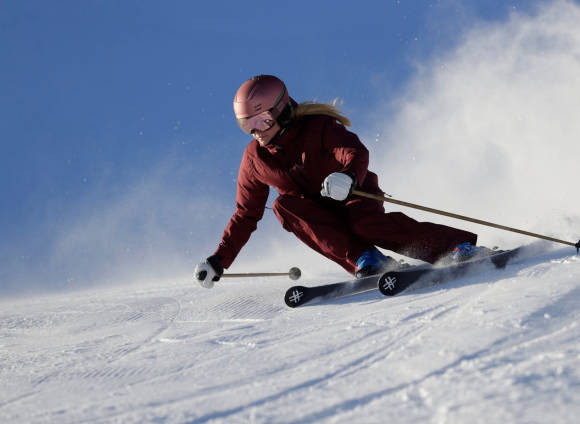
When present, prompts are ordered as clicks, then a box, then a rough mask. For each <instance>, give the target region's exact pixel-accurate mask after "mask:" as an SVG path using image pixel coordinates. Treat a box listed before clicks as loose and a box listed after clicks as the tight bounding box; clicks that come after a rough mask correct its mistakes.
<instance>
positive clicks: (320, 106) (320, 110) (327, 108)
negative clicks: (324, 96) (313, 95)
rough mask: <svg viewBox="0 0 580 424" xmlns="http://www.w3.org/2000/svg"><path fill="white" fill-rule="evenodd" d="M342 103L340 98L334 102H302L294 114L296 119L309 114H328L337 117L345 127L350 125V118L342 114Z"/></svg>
mask: <svg viewBox="0 0 580 424" xmlns="http://www.w3.org/2000/svg"><path fill="white" fill-rule="evenodd" d="M340 105H342V102H340V103H339V102H338V99H334V100H333V102H332V103H317V102H302V103H300V104H299V105H298V106H296V109H295V110H294V115H295V117H296V119H300V118H302V117H303V116H307V115H327V116H330V117H332V118H334V119H336V120H337V121H338V122H340V123H341V124H342V125H344V126H345V127H350V119H348V118H347V117H346V116H344V115H343V114H342V112H341V111H340Z"/></svg>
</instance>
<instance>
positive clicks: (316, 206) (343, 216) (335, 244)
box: [273, 196, 477, 274]
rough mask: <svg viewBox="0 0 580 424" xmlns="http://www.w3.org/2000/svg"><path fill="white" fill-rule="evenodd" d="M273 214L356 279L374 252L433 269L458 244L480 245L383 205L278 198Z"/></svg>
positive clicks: (469, 235)
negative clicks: (364, 258)
mask: <svg viewBox="0 0 580 424" xmlns="http://www.w3.org/2000/svg"><path fill="white" fill-rule="evenodd" d="M273 209H274V213H275V214H276V216H277V217H278V219H279V220H280V222H281V223H282V226H283V227H284V229H285V230H287V231H289V232H291V233H294V234H295V235H296V237H298V238H299V239H300V240H301V241H302V242H304V243H305V244H307V245H308V246H310V247H311V248H312V249H314V250H316V251H317V252H319V253H321V254H322V255H324V256H326V257H327V258H329V259H331V260H333V261H334V262H336V263H338V264H339V265H341V266H342V267H343V268H344V269H345V270H347V271H348V272H350V273H351V274H354V272H355V264H356V261H357V259H358V258H359V257H360V255H361V254H362V253H363V252H364V251H366V250H368V249H370V248H371V247H373V246H378V247H381V248H383V249H387V250H391V251H393V252H396V253H400V254H402V255H405V256H408V257H411V258H415V259H420V260H423V261H426V262H429V263H434V262H436V261H437V260H438V259H440V258H441V257H442V256H443V255H445V254H447V253H449V252H451V251H452V250H453V248H454V247H455V246H457V245H458V244H461V243H464V242H466V241H468V242H471V243H472V244H474V245H475V243H476V241H477V235H476V234H473V233H470V232H467V231H463V230H458V229H456V228H452V227H448V226H445V225H439V224H433V223H430V222H418V221H415V220H414V219H412V218H409V217H408V216H406V215H405V214H403V213H401V212H390V213H385V209H384V207H383V205H382V203H380V202H378V201H376V200H372V199H366V198H356V199H353V200H350V201H348V202H346V203H342V202H337V201H334V200H330V199H303V198H300V197H290V196H279V197H278V198H277V199H276V201H275V202H274V207H273Z"/></svg>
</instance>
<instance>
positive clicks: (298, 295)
mask: <svg viewBox="0 0 580 424" xmlns="http://www.w3.org/2000/svg"><path fill="white" fill-rule="evenodd" d="M307 291H308V288H307V287H304V286H294V287H290V288H289V289H288V290H286V294H285V295H284V302H286V305H287V306H289V307H290V308H296V307H297V306H300V305H302V304H303V303H304V302H305V301H306V296H305V295H306V292H307Z"/></svg>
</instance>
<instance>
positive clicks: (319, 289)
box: [284, 248, 522, 308]
mask: <svg viewBox="0 0 580 424" xmlns="http://www.w3.org/2000/svg"><path fill="white" fill-rule="evenodd" d="M521 249H522V248H516V249H512V250H506V251H502V252H498V253H494V254H492V255H489V256H486V257H483V258H477V259H473V260H469V261H466V262H461V263H457V264H451V265H447V266H432V265H420V266H411V267H407V268H403V269H393V270H388V271H386V272H384V273H383V274H378V275H371V276H368V277H364V278H360V279H358V280H353V281H342V282H339V283H333V284H325V285H321V286H314V287H304V286H293V287H290V288H289V289H288V290H287V291H286V295H285V296H284V301H285V302H286V305H288V306H289V307H291V308H296V307H298V306H301V305H304V304H305V303H308V302H312V301H315V300H323V299H336V298H340V297H344V296H349V295H353V294H357V293H362V292H365V291H369V290H373V289H377V288H378V289H379V291H380V292H381V293H382V294H384V295H385V296H395V295H396V294H399V293H401V292H402V291H403V290H405V289H407V288H408V287H410V286H411V285H413V284H414V283H416V282H417V281H419V280H423V279H427V280H428V281H431V282H437V283H440V282H445V281H450V280H454V279H456V278H460V277H462V276H464V275H467V274H468V273H471V272H474V271H476V270H477V269H478V268H480V267H484V266H486V265H490V264H492V265H493V266H494V267H495V268H497V269H502V268H504V267H505V266H506V265H507V263H508V262H509V261H510V260H511V259H513V258H514V257H516V256H517V255H518V254H519V253H520V252H521Z"/></svg>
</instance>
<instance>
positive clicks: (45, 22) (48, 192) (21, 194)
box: [0, 0, 546, 284]
mask: <svg viewBox="0 0 580 424" xmlns="http://www.w3.org/2000/svg"><path fill="white" fill-rule="evenodd" d="M538 3H540V4H541V3H546V2H531V1H523V2H522V1H505V0H487V1H459V0H449V1H446V0H442V1H404V0H400V1H362V2H335V1H332V2H331V1H309V2H306V1H294V2H273V3H262V2H254V3H252V2H233V1H232V2H220V1H214V2H194V1H165V2H161V1H130V0H124V1H78V0H75V1H65V0H62V1H57V2H46V1H1V2H0V57H1V61H2V65H1V66H0V134H2V137H1V141H0V146H1V147H0V152H1V156H0V199H1V202H2V207H1V209H0V232H1V234H2V237H1V241H0V254H1V255H2V260H1V261H0V265H2V271H1V273H0V284H2V283H4V284H8V283H7V282H9V280H10V281H12V280H11V279H13V278H14V276H15V275H17V274H19V273H22V270H23V269H25V268H35V269H36V270H37V271H38V272H43V271H45V272H46V273H47V275H48V274H50V275H51V276H52V277H51V278H57V279H58V278H60V279H66V278H69V277H70V276H68V275H67V272H66V270H65V269H63V266H62V262H61V263H57V264H55V262H54V258H53V255H52V250H53V248H54V245H55V243H57V241H58V239H59V237H61V234H62V233H63V232H66V231H67V229H69V228H70V226H71V225H76V226H79V225H81V226H82V225H83V224H82V223H83V221H84V220H85V219H86V217H88V216H92V215H91V214H94V213H95V211H99V210H104V209H107V208H108V207H109V206H110V204H111V202H119V199H122V198H123V196H125V194H126V193H127V192H128V191H130V190H131V188H132V187H135V186H139V184H140V182H142V181H143V180H147V179H148V178H151V174H152V173H157V175H160V177H159V178H158V179H157V180H156V187H157V189H158V190H159V191H161V192H163V191H175V192H176V193H178V196H177V198H182V199H184V203H190V202H191V199H195V198H197V197H199V196H202V195H203V196H205V197H207V196H208V193H209V194H210V195H211V196H212V197H214V198H216V199H221V200H219V204H220V205H221V204H229V203H231V202H233V196H234V191H235V185H234V182H233V180H234V178H235V175H236V173H237V167H238V165H239V160H240V157H241V153H242V151H243V149H244V147H245V145H246V143H247V141H248V140H247V138H246V137H245V135H244V134H243V133H242V132H241V131H240V130H239V129H238V127H237V126H236V124H235V121H234V119H233V114H232V106H231V102H232V98H233V95H234V93H235V91H236V89H237V87H238V86H239V85H240V84H241V83H242V82H243V81H244V80H246V79H247V78H249V77H251V76H253V75H256V74H259V73H271V74H275V75H278V76H279V77H280V78H282V79H283V80H284V81H285V82H286V83H287V86H288V87H289V90H290V94H291V95H292V96H293V97H294V98H295V99H297V100H298V101H302V100H311V99H318V100H321V101H329V100H332V99H333V98H335V97H340V98H341V99H343V101H344V110H345V112H346V113H347V114H348V115H349V116H350V117H351V118H352V120H353V122H354V126H353V128H354V130H355V131H365V130H367V129H368V128H370V127H373V126H375V125H377V123H376V122H373V118H372V114H371V113H370V112H371V111H372V110H373V109H374V108H375V107H376V105H377V104H380V103H384V102H388V99H389V97H391V96H393V97H395V96H397V95H399V94H400V93H401V91H402V90H403V88H404V87H405V86H406V84H407V83H408V82H409V81H410V79H411V78H412V77H413V75H414V74H415V73H416V69H417V66H418V65H420V64H421V63H424V62H426V61H428V60H429V59H430V58H432V57H434V56H437V55H438V54H439V53H440V52H442V51H445V50H446V49H449V48H451V47H452V46H454V45H455V44H457V43H459V42H460V41H461V38H462V34H464V32H465V31H466V30H468V29H469V28H470V26H471V25H473V23H474V22H477V23H481V22H495V21H497V22H501V21H504V20H506V19H508V18H509V16H510V14H511V13H513V12H514V11H517V12H520V13H526V12H528V11H532V10H533V9H534V8H535V7H536V5H537V4H538ZM216 202H218V200H216ZM162 203H163V199H159V203H156V202H155V201H151V202H149V203H147V205H146V206H145V205H144V207H146V208H147V209H148V210H149V211H151V210H157V208H159V214H157V215H156V217H157V218H156V219H159V216H161V217H162V218H161V221H162V222H163V220H164V219H166V220H167V230H166V232H165V233H164V237H165V238H167V239H172V238H175V239H176V240H179V241H180V243H181V244H182V245H186V244H188V243H189V244H195V243H196V240H199V237H198V235H196V232H197V231H198V230H197V229H196V228H191V227H194V226H195V225H198V224H197V221H195V222H196V223H195V224H194V223H193V222H194V221H192V224H190V223H188V222H187V219H183V218H182V217H181V215H180V218H172V217H171V210H168V206H167V205H165V206H163V205H161V204H162ZM171 205H172V206H175V207H179V206H178V203H177V204H173V203H171ZM164 208H165V209H164ZM232 208H233V205H232ZM232 211H233V209H228V208H225V209H223V208H222V209H219V208H218V209H215V208H214V209H213V210H211V211H210V212H208V216H207V222H208V225H207V226H206V227H209V229H208V228H205V229H204V233H203V234H204V237H205V238H204V241H205V240H206V238H208V237H209V236H207V234H210V233H212V234H213V233H215V234H214V235H213V236H212V240H213V241H216V240H217V239H219V236H220V235H221V232H222V231H223V226H224V225H225V222H226V221H227V219H228V218H229V216H230V215H231V213H232ZM142 212H143V211H140V213H142ZM184 216H186V215H184ZM148 219H150V216H148V215H143V214H141V215H139V216H136V217H135V219H134V220H131V219H128V220H127V221H126V222H128V223H129V224H128V225H129V226H132V227H133V228H132V229H131V232H133V233H134V234H140V233H141V232H142V228H141V225H142V223H143V222H146V221H147V220H148ZM188 226H191V227H190V228H188ZM117 241H118V240H117ZM143 242H144V241H143V239H141V238H139V237H136V238H133V239H131V240H124V241H122V242H121V243H124V244H126V245H127V246H129V247H126V248H125V250H127V249H129V250H130V248H133V249H134V250H135V249H138V246H142V244H143ZM149 242H151V240H149ZM152 244H153V245H154V244H155V243H152ZM152 248H153V249H154V246H153V247H152ZM103 249H104V247H102V245H101V247H100V250H103ZM117 249H119V246H115V247H114V248H112V250H113V251H118V250H117ZM101 253H102V252H92V251H91V250H90V249H88V250H87V251H86V252H85V260H86V261H87V263H89V262H90V257H91V256H93V255H94V256H95V257H97V256H99V255H100V254H101ZM194 253H195V254H197V252H193V251H188V252H186V253H185V254H184V256H183V257H184V258H185V257H187V256H188V255H190V256H195V255H194ZM210 253H212V251H208V252H207V254H210ZM109 259H111V258H109ZM196 259H197V257H194V258H192V260H193V261H195V260H196ZM103 261H104V262H103ZM104 263H106V260H101V261H100V262H97V265H96V266H97V267H103V266H104ZM65 268H66V267H65ZM75 269H76V268H75ZM71 272H73V271H71ZM74 272H76V273H78V272H79V271H78V269H76V271H74ZM71 278H72V277H71ZM75 278H78V276H76V277H75ZM14 281H16V280H14Z"/></svg>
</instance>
